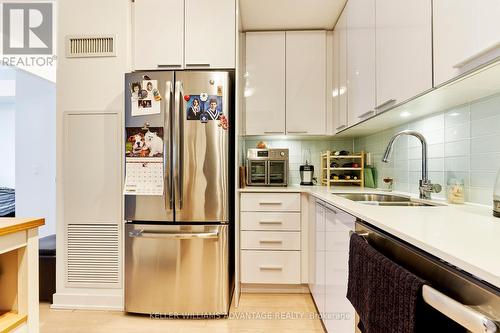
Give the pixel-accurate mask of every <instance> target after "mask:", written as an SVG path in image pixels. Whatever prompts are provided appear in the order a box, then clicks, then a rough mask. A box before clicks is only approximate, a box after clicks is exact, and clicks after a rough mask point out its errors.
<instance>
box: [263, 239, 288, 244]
mask: <svg viewBox="0 0 500 333" xmlns="http://www.w3.org/2000/svg"><path fill="white" fill-rule="evenodd" d="M259 242H260V243H262V244H283V241H282V240H279V239H261V240H259Z"/></svg>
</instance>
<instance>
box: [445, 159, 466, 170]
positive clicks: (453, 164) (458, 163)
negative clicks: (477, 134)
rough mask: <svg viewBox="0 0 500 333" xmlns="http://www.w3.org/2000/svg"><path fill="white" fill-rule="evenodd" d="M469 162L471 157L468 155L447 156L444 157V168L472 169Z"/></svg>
mask: <svg viewBox="0 0 500 333" xmlns="http://www.w3.org/2000/svg"><path fill="white" fill-rule="evenodd" d="M469 162H470V159H469V157H468V156H465V157H464V156H462V157H446V158H445V159H444V170H445V171H462V172H467V171H469V169H470V166H469Z"/></svg>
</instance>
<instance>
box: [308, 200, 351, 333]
mask: <svg viewBox="0 0 500 333" xmlns="http://www.w3.org/2000/svg"><path fill="white" fill-rule="evenodd" d="M355 221H356V219H355V218H354V217H353V216H351V215H349V214H347V213H345V212H343V211H341V210H339V209H337V208H335V207H333V206H331V205H329V204H326V203H324V202H322V201H319V200H317V201H316V214H315V221H310V226H311V229H314V234H315V236H314V237H312V236H310V238H309V240H310V241H311V240H312V241H314V242H315V244H316V246H315V248H316V251H314V253H310V254H309V260H310V261H313V262H314V264H312V263H311V264H310V266H309V267H310V269H314V273H315V274H316V275H315V279H314V281H310V284H309V288H310V289H311V293H312V296H313V298H314V302H315V303H316V306H317V308H318V311H319V312H320V314H321V315H322V320H323V323H324V324H325V327H326V329H327V331H328V332H342V333H351V332H354V331H355V327H354V317H355V312H354V309H353V307H352V305H351V303H350V302H349V300H348V299H347V298H346V293H347V279H348V268H349V267H348V260H349V239H350V231H351V230H354V224H355Z"/></svg>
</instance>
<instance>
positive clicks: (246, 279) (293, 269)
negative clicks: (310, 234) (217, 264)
mask: <svg viewBox="0 0 500 333" xmlns="http://www.w3.org/2000/svg"><path fill="white" fill-rule="evenodd" d="M241 282H242V283H266V284H299V283H300V251H253V250H242V251H241Z"/></svg>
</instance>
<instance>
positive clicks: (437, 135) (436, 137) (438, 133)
mask: <svg viewBox="0 0 500 333" xmlns="http://www.w3.org/2000/svg"><path fill="white" fill-rule="evenodd" d="M420 133H421V134H422V135H423V136H424V137H425V141H426V142H427V144H428V145H432V144H436V143H443V142H444V131H443V129H442V128H440V129H438V130H433V131H421V132H420ZM420 145H421V143H420V140H418V139H417V138H415V137H413V136H409V137H408V146H409V147H420Z"/></svg>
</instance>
